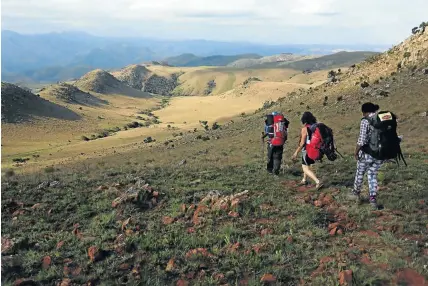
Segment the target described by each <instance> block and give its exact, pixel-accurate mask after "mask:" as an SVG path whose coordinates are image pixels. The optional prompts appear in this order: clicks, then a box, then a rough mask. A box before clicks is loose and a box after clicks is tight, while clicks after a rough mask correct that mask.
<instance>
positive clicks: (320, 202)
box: [314, 200, 323, 208]
mask: <svg viewBox="0 0 428 286" xmlns="http://www.w3.org/2000/svg"><path fill="white" fill-rule="evenodd" d="M314 206H316V207H319V208H322V207H323V203H322V201H319V200H316V201H315V202H314Z"/></svg>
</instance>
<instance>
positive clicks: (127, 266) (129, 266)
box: [119, 263, 131, 271]
mask: <svg viewBox="0 0 428 286" xmlns="http://www.w3.org/2000/svg"><path fill="white" fill-rule="evenodd" d="M129 269H131V265H130V264H129V263H123V264H121V265H119V270H122V271H126V270H129Z"/></svg>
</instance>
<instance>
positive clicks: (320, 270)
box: [311, 264, 325, 278]
mask: <svg viewBox="0 0 428 286" xmlns="http://www.w3.org/2000/svg"><path fill="white" fill-rule="evenodd" d="M324 270H325V266H324V264H320V266H318V268H317V269H315V270H314V272H312V274H311V277H312V278H315V277H317V276H319V275H320V274H323V273H324Z"/></svg>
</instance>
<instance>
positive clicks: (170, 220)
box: [162, 216, 175, 225]
mask: <svg viewBox="0 0 428 286" xmlns="http://www.w3.org/2000/svg"><path fill="white" fill-rule="evenodd" d="M174 220H175V219H174V218H173V217H169V216H164V217H163V218H162V223H163V224H164V225H169V224H172V223H173V222H174Z"/></svg>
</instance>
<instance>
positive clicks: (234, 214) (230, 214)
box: [228, 211, 239, 218]
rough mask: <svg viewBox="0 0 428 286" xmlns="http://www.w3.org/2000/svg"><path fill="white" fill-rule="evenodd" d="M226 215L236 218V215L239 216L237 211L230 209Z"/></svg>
mask: <svg viewBox="0 0 428 286" xmlns="http://www.w3.org/2000/svg"><path fill="white" fill-rule="evenodd" d="M228 216H230V217H235V218H236V217H239V213H237V212H234V211H230V212H229V214H228Z"/></svg>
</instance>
